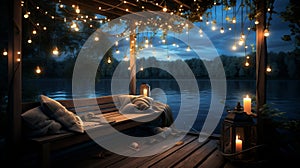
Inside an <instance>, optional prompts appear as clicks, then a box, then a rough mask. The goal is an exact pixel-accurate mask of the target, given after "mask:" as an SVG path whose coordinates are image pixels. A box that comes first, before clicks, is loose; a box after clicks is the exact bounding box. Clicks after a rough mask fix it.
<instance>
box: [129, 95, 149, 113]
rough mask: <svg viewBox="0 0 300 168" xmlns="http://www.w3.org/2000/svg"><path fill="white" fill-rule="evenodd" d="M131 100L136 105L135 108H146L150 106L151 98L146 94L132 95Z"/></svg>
mask: <svg viewBox="0 0 300 168" xmlns="http://www.w3.org/2000/svg"><path fill="white" fill-rule="evenodd" d="M131 102H132V104H135V105H136V106H137V109H139V110H147V109H149V108H150V107H151V106H152V102H153V99H152V98H151V97H147V96H137V97H134V98H133V99H132V100H131Z"/></svg>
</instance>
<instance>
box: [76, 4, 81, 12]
mask: <svg viewBox="0 0 300 168" xmlns="http://www.w3.org/2000/svg"><path fill="white" fill-rule="evenodd" d="M75 12H76V13H80V9H79V6H78V5H77V6H76V9H75Z"/></svg>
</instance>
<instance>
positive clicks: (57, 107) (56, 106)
mask: <svg viewBox="0 0 300 168" xmlns="http://www.w3.org/2000/svg"><path fill="white" fill-rule="evenodd" d="M40 102H41V106H42V109H43V111H44V113H45V114H46V115H47V116H48V117H50V118H51V119H54V120H56V121H58V122H59V123H61V124H62V125H63V126H64V127H66V128H67V129H68V130H70V131H75V132H80V133H83V132H84V128H83V122H82V120H81V119H80V117H79V116H77V115H76V114H74V113H73V112H71V111H69V110H68V109H66V108H65V107H64V106H63V105H62V104H61V103H59V102H58V101H56V100H54V99H51V98H50V97H47V96H45V95H40Z"/></svg>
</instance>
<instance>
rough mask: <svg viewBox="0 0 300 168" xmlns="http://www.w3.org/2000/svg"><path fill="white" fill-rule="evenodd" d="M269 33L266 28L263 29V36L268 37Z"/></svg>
mask: <svg viewBox="0 0 300 168" xmlns="http://www.w3.org/2000/svg"><path fill="white" fill-rule="evenodd" d="M269 35H270V32H269V30H268V29H265V30H264V36H265V37H269Z"/></svg>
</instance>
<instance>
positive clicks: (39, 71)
mask: <svg viewBox="0 0 300 168" xmlns="http://www.w3.org/2000/svg"><path fill="white" fill-rule="evenodd" d="M41 72H42V70H41V68H40V67H39V66H37V67H36V68H35V73H37V74H40V73H41Z"/></svg>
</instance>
